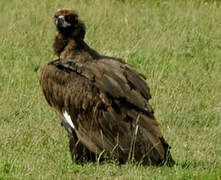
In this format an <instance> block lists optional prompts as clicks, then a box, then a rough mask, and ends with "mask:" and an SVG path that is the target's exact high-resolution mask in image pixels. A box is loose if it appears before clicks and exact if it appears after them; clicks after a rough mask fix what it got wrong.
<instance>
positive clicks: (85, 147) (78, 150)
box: [40, 12, 174, 165]
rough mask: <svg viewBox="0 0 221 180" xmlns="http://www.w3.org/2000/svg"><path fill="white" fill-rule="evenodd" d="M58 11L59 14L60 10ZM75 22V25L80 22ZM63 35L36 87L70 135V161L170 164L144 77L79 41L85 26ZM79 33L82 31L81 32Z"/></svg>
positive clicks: (56, 41)
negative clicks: (69, 125) (107, 159)
mask: <svg viewBox="0 0 221 180" xmlns="http://www.w3.org/2000/svg"><path fill="white" fill-rule="evenodd" d="M61 13H62V12H61ZM79 22H80V21H79ZM79 24H80V25H79V26H77V27H78V28H76V29H77V30H76V31H74V32H73V33H71V34H69V35H67V36H65V35H64V34H61V33H58V35H57V36H56V39H55V43H54V50H55V53H57V54H58V55H59V56H60V58H59V59H58V60H55V61H52V62H50V63H48V64H46V65H45V66H44V67H43V68H42V69H41V74H40V83H41V86H42V89H43V93H44V95H45V98H46V100H47V102H48V103H49V105H50V106H51V107H52V108H54V109H55V111H56V112H57V114H58V116H59V117H60V119H61V120H62V122H64V112H67V113H68V114H69V115H70V117H71V120H72V122H73V124H74V128H72V130H71V131H68V133H69V139H70V150H71V153H72V157H76V158H77V159H79V160H83V159H85V160H95V159H96V157H104V156H108V157H113V158H115V159H118V160H119V162H120V163H125V162H127V161H128V160H130V159H131V160H135V161H138V162H141V163H143V164H154V165H159V164H163V163H164V162H165V161H166V160H169V161H168V162H169V165H172V164H173V163H174V161H173V160H172V157H171V155H170V152H169V146H168V144H167V143H166V142H165V141H164V139H163V135H162V133H161V131H160V129H159V123H158V122H157V120H156V119H155V118H154V113H153V110H152V108H151V106H150V104H149V102H148V101H149V99H150V97H151V96H150V92H149V88H148V86H147V84H146V82H145V77H144V76H143V75H142V74H140V73H139V72H138V71H136V70H135V69H134V68H132V67H130V66H128V65H127V64H125V63H124V62H122V61H121V60H119V59H116V58H111V57H105V56H101V55H99V54H98V53H97V52H95V51H94V50H92V49H91V48H89V46H88V45H87V44H86V43H85V42H84V40H83V37H84V34H83V35H82V33H85V29H84V25H83V24H82V23H81V22H80V23H79ZM82 28H83V29H84V30H83V29H82Z"/></svg>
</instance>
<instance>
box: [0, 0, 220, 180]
mask: <svg viewBox="0 0 221 180" xmlns="http://www.w3.org/2000/svg"><path fill="white" fill-rule="evenodd" d="M62 7H72V8H74V9H76V10H77V12H78V13H79V14H80V17H81V19H82V20H84V21H85V23H86V26H87V34H86V41H87V42H88V44H89V45H90V46H91V47H93V48H95V49H96V50H97V51H98V52H100V53H101V54H105V55H110V56H116V57H121V58H123V59H124V60H125V61H126V62H128V63H130V64H132V65H133V66H134V67H136V68H137V69H139V70H140V71H141V72H142V73H144V74H145V75H146V77H147V82H148V84H149V86H150V88H151V93H152V100H151V104H152V105H153V107H154V110H155V115H156V118H157V119H158V120H159V121H160V122H161V129H162V131H163V133H164V136H165V138H166V139H167V141H168V143H169V144H170V145H171V146H172V150H171V151H172V154H173V157H174V159H175V160H176V161H177V165H176V166H175V167H173V168H168V167H164V166H163V167H143V166H139V165H134V164H130V163H128V164H126V165H122V166H118V165H117V164H115V163H111V162H105V163H102V164H98V163H94V164H93V163H85V164H84V165H83V166H80V165H77V164H75V163H74V162H72V160H71V156H70V154H69V149H68V138H67V135H66V132H65V130H64V129H63V128H61V126H60V121H59V120H58V118H57V117H56V115H55V113H54V112H53V110H51V109H50V107H49V106H48V105H47V103H46V101H45V99H44V97H43V95H42V92H41V89H40V85H39V82H38V77H39V68H40V67H41V66H42V65H43V64H45V63H46V62H48V61H51V60H52V59H54V58H56V56H55V55H54V54H53V51H52V48H51V46H52V43H53V39H54V36H55V26H54V24H53V15H54V13H55V11H56V10H57V9H58V8H62ZM0 9H1V11H0V17H1V18H0V179H1V180H3V179H96V178H98V179H157V180H158V179H217V180H220V179H221V122H220V121H221V2H220V1H203V0H201V1H199V0H196V1H193V0H180V1H178V0H170V1H166V0H164V1H163V0H157V1H155V0H146V1H145V0H106V1H103V0H92V1H89V0H81V1H77V0H71V1H68V0H64V1H61V0H51V1H47V0H42V1H34V0H32V1H29V0H18V1H15V0H1V1H0Z"/></svg>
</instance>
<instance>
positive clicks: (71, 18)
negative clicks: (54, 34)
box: [65, 15, 75, 23]
mask: <svg viewBox="0 0 221 180" xmlns="http://www.w3.org/2000/svg"><path fill="white" fill-rule="evenodd" d="M74 20H75V17H74V16H73V15H67V16H65V21H67V22H68V23H71V22H74Z"/></svg>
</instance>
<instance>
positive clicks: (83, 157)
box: [68, 132, 96, 164]
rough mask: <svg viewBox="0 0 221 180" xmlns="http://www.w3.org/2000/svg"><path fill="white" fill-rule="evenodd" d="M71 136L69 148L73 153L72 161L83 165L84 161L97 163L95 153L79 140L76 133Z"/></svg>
mask: <svg viewBox="0 0 221 180" xmlns="http://www.w3.org/2000/svg"><path fill="white" fill-rule="evenodd" d="M68 136H69V148H70V152H71V157H72V160H75V161H76V163H80V164H81V163H83V162H84V161H93V162H94V161H95V160H96V156H95V154H94V153H93V152H91V151H89V150H88V148H87V147H85V146H84V145H83V144H82V143H81V142H80V140H79V139H78V138H77V135H76V134H75V132H73V133H72V134H70V133H68Z"/></svg>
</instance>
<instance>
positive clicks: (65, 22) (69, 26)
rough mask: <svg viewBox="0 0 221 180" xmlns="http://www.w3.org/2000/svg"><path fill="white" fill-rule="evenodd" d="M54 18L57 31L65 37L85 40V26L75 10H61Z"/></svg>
mask: <svg viewBox="0 0 221 180" xmlns="http://www.w3.org/2000/svg"><path fill="white" fill-rule="evenodd" d="M54 18H55V25H56V27H57V30H58V32H59V33H61V34H62V35H63V36H74V37H78V38H81V39H83V38H84V36H85V25H84V23H83V22H82V21H80V20H79V19H78V14H77V13H76V12H75V11H74V10H73V9H66V8H64V9H59V10H58V11H57V12H56V13H55V16H54Z"/></svg>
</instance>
